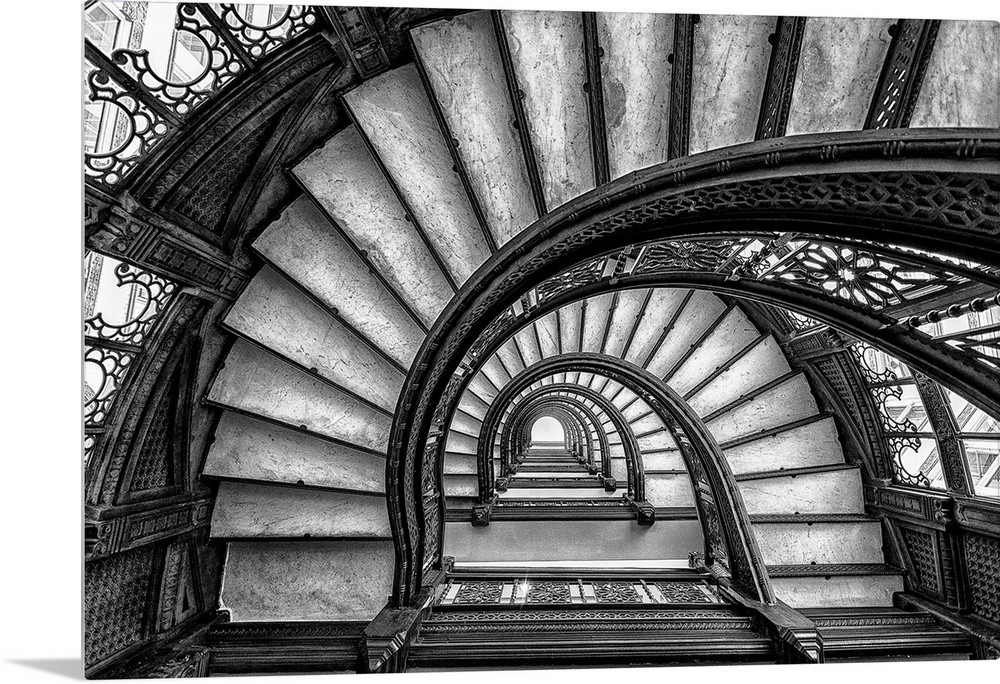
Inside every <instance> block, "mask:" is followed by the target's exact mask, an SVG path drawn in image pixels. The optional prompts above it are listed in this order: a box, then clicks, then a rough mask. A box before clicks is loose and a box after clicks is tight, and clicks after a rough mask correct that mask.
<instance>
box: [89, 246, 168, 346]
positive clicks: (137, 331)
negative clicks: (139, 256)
mask: <svg viewBox="0 0 1000 684" xmlns="http://www.w3.org/2000/svg"><path fill="white" fill-rule="evenodd" d="M115 278H116V279H117V282H118V287H120V288H130V289H131V291H130V292H129V294H128V297H129V299H130V300H131V301H132V302H136V303H140V304H141V305H142V306H141V307H131V308H132V311H131V312H130V313H131V315H130V316H129V318H128V320H126V321H124V322H121V323H117V322H109V321H107V320H105V315H108V313H107V312H105V311H99V312H98V313H97V314H96V315H95V316H92V317H90V318H88V319H86V320H85V321H84V334H86V335H88V336H92V337H96V338H99V339H102V340H113V341H115V342H124V343H126V344H132V345H136V346H138V345H141V344H142V342H143V340H144V339H145V337H146V334H147V333H148V332H149V329H150V328H151V327H152V325H153V323H154V322H155V321H156V318H157V317H158V316H159V315H160V314H161V313H162V312H163V310H164V309H165V308H166V306H167V303H168V302H169V301H170V298H171V296H172V295H173V293H174V291H175V290H176V289H177V286H176V285H175V284H174V283H172V282H170V281H168V280H166V279H165V278H161V277H160V276H157V275H154V274H153V273H151V272H149V271H145V270H142V269H140V268H137V267H135V266H133V265H131V264H127V263H124V262H123V263H120V264H118V265H117V266H116V267H115Z"/></svg>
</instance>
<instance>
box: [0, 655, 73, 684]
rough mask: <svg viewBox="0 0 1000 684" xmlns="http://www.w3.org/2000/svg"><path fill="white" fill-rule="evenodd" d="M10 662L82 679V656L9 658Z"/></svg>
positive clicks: (68, 677) (69, 677)
mask: <svg viewBox="0 0 1000 684" xmlns="http://www.w3.org/2000/svg"><path fill="white" fill-rule="evenodd" d="M7 662H9V663H13V664H15V665H23V666H24V667H30V668H32V669H35V670H41V671H42V672H48V673H50V674H55V675H59V676H61V677H66V678H67V679H75V680H77V681H82V680H83V679H84V676H83V661H82V660H81V659H80V658H28V659H25V660H9V661H7Z"/></svg>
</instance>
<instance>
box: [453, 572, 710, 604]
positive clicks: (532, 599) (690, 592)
mask: <svg viewBox="0 0 1000 684" xmlns="http://www.w3.org/2000/svg"><path fill="white" fill-rule="evenodd" d="M436 603H437V604H438V605H482V604H490V605H523V604H536V605H537V604H590V605H594V604H625V605H636V604H645V605H648V604H668V603H720V600H719V598H718V595H717V594H716V593H714V592H713V591H712V588H711V587H710V586H709V585H708V584H706V583H705V582H704V581H699V580H689V581H665V580H660V579H649V580H645V579H635V580H631V579H630V580H584V579H529V578H520V579H514V578H508V579H502V580H481V579H470V580H459V579H455V578H452V579H450V580H449V581H448V583H447V584H446V585H445V587H444V589H443V590H442V591H441V592H440V593H439V594H438V598H437V601H436Z"/></svg>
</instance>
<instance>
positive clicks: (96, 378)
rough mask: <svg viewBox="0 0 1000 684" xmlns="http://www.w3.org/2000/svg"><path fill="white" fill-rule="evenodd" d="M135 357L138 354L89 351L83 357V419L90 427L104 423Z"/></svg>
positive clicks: (92, 349)
mask: <svg viewBox="0 0 1000 684" xmlns="http://www.w3.org/2000/svg"><path fill="white" fill-rule="evenodd" d="M134 357H135V354H133V353H131V352H126V351H121V350H118V349H105V348H103V347H87V348H86V351H85V352H84V355H83V374H84V388H85V389H84V396H85V399H84V404H83V420H84V424H85V425H86V426H87V427H96V426H99V425H102V424H103V423H104V421H105V419H106V418H107V417H108V410H109V409H110V407H111V403H112V402H113V401H114V398H115V396H116V395H117V393H118V389H119V388H120V387H121V384H122V380H123V379H124V378H125V374H126V373H127V372H128V369H129V368H130V367H131V364H132V360H133V358H134Z"/></svg>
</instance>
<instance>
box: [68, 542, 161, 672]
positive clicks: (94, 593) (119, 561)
mask: <svg viewBox="0 0 1000 684" xmlns="http://www.w3.org/2000/svg"><path fill="white" fill-rule="evenodd" d="M154 549H155V547H153V546H142V547H139V548H137V549H134V550H131V551H126V552H124V553H120V554H117V555H114V556H110V557H108V558H105V559H102V560H99V561H94V562H92V563H88V564H87V568H86V570H87V572H86V578H85V582H84V603H83V605H84V638H85V641H84V660H85V664H86V665H87V666H90V665H93V664H94V663H98V662H101V661H102V660H104V659H106V658H108V657H109V656H111V655H114V654H115V653H118V652H119V651H121V650H123V649H125V648H127V647H129V646H131V645H132V644H134V643H135V642H137V641H139V640H140V639H142V637H143V632H144V629H145V626H144V624H143V620H144V615H145V611H146V602H147V600H148V594H149V587H150V582H151V581H152V569H153V551H154Z"/></svg>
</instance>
